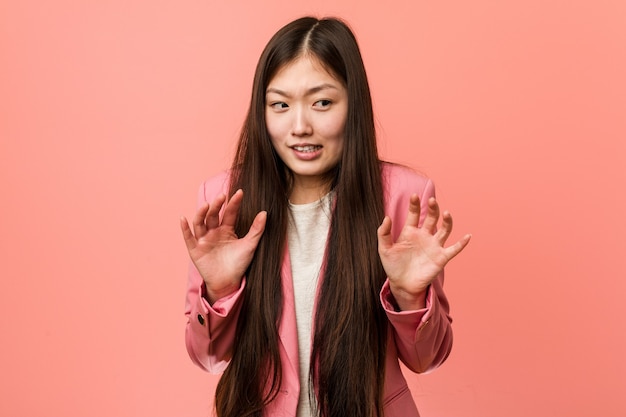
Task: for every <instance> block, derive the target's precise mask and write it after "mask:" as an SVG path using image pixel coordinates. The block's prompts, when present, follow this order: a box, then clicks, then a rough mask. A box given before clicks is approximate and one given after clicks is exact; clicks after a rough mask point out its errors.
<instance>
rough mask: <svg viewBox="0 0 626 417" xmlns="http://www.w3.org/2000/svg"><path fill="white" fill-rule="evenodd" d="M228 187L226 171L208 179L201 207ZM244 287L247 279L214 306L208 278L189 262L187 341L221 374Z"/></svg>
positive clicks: (195, 357) (201, 361)
mask: <svg viewBox="0 0 626 417" xmlns="http://www.w3.org/2000/svg"><path fill="white" fill-rule="evenodd" d="M227 187H228V176H227V175H226V174H225V173H224V174H223V175H220V176H217V177H215V178H213V179H211V180H209V181H207V182H205V183H204V184H202V186H201V187H200V190H199V192H198V206H200V205H201V204H204V203H205V202H206V201H213V199H214V198H215V197H216V196H217V195H218V194H219V193H222V192H223V193H227V192H228V188H227ZM244 288H245V279H244V280H242V284H241V287H240V288H239V290H238V291H237V292H235V293H233V294H231V295H228V296H226V297H224V298H221V299H219V300H217V301H215V303H213V305H211V304H209V302H208V300H207V299H206V297H205V294H206V287H205V284H204V280H203V279H202V277H201V276H200V273H199V272H198V270H197V269H196V267H195V266H194V264H193V262H190V263H189V272H188V277H187V292H186V297H185V316H186V317H187V325H186V328H185V344H186V347H187V353H189V357H190V358H191V360H192V361H193V362H194V363H195V364H196V365H198V366H199V367H201V368H202V369H204V370H206V371H209V372H212V373H220V372H223V371H224V369H226V366H228V363H229V361H230V358H231V353H232V347H233V342H234V339H235V329H236V327H237V318H238V317H239V312H240V310H241V298H242V293H243V291H244Z"/></svg>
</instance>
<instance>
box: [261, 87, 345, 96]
mask: <svg viewBox="0 0 626 417" xmlns="http://www.w3.org/2000/svg"><path fill="white" fill-rule="evenodd" d="M327 89H333V90H337V89H338V88H337V87H336V86H335V85H333V84H329V83H324V84H320V85H317V86H315V87H311V88H309V89H308V90H306V92H305V93H304V95H305V96H310V95H311V94H315V93H318V92H320V91H322V90H327ZM269 93H275V94H278V95H281V96H283V97H287V98H291V94H289V93H287V92H286V91H283V90H280V89H278V88H275V87H269V88H268V89H267V90H266V91H265V94H269Z"/></svg>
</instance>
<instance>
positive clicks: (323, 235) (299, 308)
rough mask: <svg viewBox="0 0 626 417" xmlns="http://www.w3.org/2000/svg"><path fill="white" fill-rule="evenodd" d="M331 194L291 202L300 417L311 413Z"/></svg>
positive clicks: (291, 245)
mask: <svg viewBox="0 0 626 417" xmlns="http://www.w3.org/2000/svg"><path fill="white" fill-rule="evenodd" d="M331 200H332V195H331V194H327V195H326V196H324V197H322V198H321V199H320V200H318V201H314V202H313V203H307V204H298V205H295V204H291V203H290V204H289V208H290V213H291V215H290V217H289V224H288V227H287V239H288V245H289V258H290V260H291V273H292V276H293V292H294V299H295V306H296V324H297V330H298V352H299V355H298V356H299V359H300V400H299V401H298V414H297V417H309V416H311V415H312V414H311V404H310V401H309V364H310V358H311V344H312V329H313V312H314V308H315V295H316V291H317V282H318V278H319V274H320V269H321V267H322V261H323V259H324V251H325V249H326V240H327V238H328V231H329V229H330V205H331Z"/></svg>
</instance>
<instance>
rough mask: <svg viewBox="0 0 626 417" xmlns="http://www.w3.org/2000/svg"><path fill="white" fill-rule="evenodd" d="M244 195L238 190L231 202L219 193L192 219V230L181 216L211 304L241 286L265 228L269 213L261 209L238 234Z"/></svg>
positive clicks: (190, 252)
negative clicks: (244, 230)
mask: <svg viewBox="0 0 626 417" xmlns="http://www.w3.org/2000/svg"><path fill="white" fill-rule="evenodd" d="M242 198H243V191H242V190H237V192H235V194H234V195H233V196H232V198H231V199H230V201H228V202H227V201H226V196H225V195H224V194H220V195H218V196H217V197H216V198H215V200H214V201H213V202H212V203H211V204H209V203H205V204H203V205H202V207H200V208H199V209H198V212H197V213H196V215H195V217H194V219H193V232H192V231H191V228H190V227H189V223H188V222H187V219H186V218H185V217H182V218H181V219H180V228H181V230H182V232H183V238H184V239H185V244H186V245H187V250H188V251H189V256H190V257H191V260H192V261H193V263H194V265H195V266H196V268H197V269H198V272H199V273H200V275H201V276H202V279H204V282H205V284H206V290H207V298H208V300H209V303H211V304H212V303H214V302H215V301H216V300H218V299H220V298H222V297H225V296H227V295H229V294H232V293H234V292H235V291H237V290H238V289H239V287H240V285H241V279H242V278H243V275H244V273H245V272H246V269H248V266H249V265H250V262H252V257H253V256H254V251H255V250H256V247H257V245H258V244H259V240H260V239H261V236H262V235H263V231H264V230H265V222H266V220H267V213H266V212H265V211H261V212H260V213H258V214H257V215H256V217H255V218H254V221H253V222H252V225H251V226H250V230H248V233H247V234H246V235H245V236H244V237H242V238H239V237H238V236H237V235H236V234H235V222H236V220H237V215H238V214H239V207H240V206H241V200H242ZM224 204H226V208H225V209H224V214H223V216H222V221H221V222H220V218H219V213H220V210H221V209H222V206H224Z"/></svg>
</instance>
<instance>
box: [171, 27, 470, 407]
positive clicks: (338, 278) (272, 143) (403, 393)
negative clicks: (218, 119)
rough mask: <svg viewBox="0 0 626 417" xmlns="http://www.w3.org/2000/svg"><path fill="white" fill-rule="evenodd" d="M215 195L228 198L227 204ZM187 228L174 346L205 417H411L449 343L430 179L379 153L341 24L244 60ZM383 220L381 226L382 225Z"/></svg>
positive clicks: (446, 223) (446, 224) (290, 36)
mask: <svg viewBox="0 0 626 417" xmlns="http://www.w3.org/2000/svg"><path fill="white" fill-rule="evenodd" d="M227 196H229V197H227ZM199 204H200V207H199V209H198V212H197V213H196V215H195V217H194V220H193V225H192V228H193V231H192V230H191V228H190V226H189V225H188V222H187V220H186V219H184V218H183V219H181V229H182V232H183V236H184V239H185V242H186V245H187V248H188V251H189V254H190V257H191V260H192V262H193V265H192V267H191V268H190V274H189V282H188V291H187V299H186V315H187V318H188V324H187V329H186V343H187V350H188V352H189V354H190V356H191V358H192V360H193V361H194V362H195V363H196V364H197V365H199V366H200V367H202V368H204V369H206V370H209V371H211V372H223V375H222V377H221V379H220V382H219V384H218V387H217V390H216V399H215V407H216V411H217V414H218V416H224V417H235V416H236V417H241V416H262V415H263V416H295V415H298V416H310V415H321V416H342V417H343V416H366V417H372V416H383V415H384V416H386V417H394V416H418V412H417V409H416V407H415V404H414V402H413V399H412V397H411V394H410V392H409V390H408V387H407V384H406V381H405V379H404V377H403V376H402V373H401V371H400V367H399V362H398V359H400V360H402V361H403V362H404V363H405V364H406V365H407V366H408V367H409V368H410V369H412V370H413V371H415V372H424V371H427V370H430V369H432V368H435V367H437V366H438V365H440V364H441V363H442V362H443V361H444V360H445V359H446V357H447V356H448V354H449V352H450V349H451V345H452V331H451V327H450V321H451V320H450V317H449V316H448V311H449V309H448V303H447V300H446V297H445V295H444V293H443V289H442V284H443V267H444V266H445V264H446V263H447V262H448V261H449V260H450V259H452V258H453V257H454V256H456V255H457V254H458V253H459V252H460V251H461V250H462V249H463V248H464V247H465V245H467V243H468V242H469V235H466V236H465V237H463V238H462V239H461V240H460V241H458V242H456V243H455V244H453V245H452V246H449V247H444V243H445V241H446V239H447V238H448V236H449V234H450V231H451V229H452V218H451V216H450V214H449V213H446V212H444V213H443V215H442V218H443V220H442V226H441V228H440V229H439V230H437V228H436V225H437V222H438V218H439V217H440V213H439V208H438V205H437V202H436V201H435V199H434V188H433V185H432V182H431V181H430V180H429V179H427V178H425V177H422V176H420V175H418V174H416V173H414V172H412V171H411V170H409V169H408V168H404V167H400V166H396V165H392V164H388V163H384V162H381V161H380V160H379V158H378V153H377V149H376V137H375V130H374V118H373V113H372V103H371V97H370V92H369V86H368V83H367V77H366V74H365V69H364V67H363V62H362V59H361V55H360V52H359V48H358V45H357V42H356V39H355V38H354V35H353V34H352V32H351V31H350V29H349V28H348V27H347V26H346V25H345V24H344V23H343V22H341V21H339V20H337V19H322V20H318V19H315V18H310V17H307V18H301V19H298V20H296V21H294V22H291V23H289V24H288V25H286V26H285V27H283V28H282V29H280V30H279V31H278V32H277V33H276V34H275V35H274V36H273V38H272V39H271V40H270V42H269V43H268V45H267V46H266V48H265V50H264V51H263V53H262V55H261V58H260V60H259V63H258V65H257V68H256V72H255V77H254V85H253V91H252V100H251V103H250V109H249V112H248V115H247V118H246V121H245V123H244V126H243V129H242V132H241V137H240V141H239V146H238V150H237V153H236V156H235V158H234V161H233V164H232V167H231V169H230V170H229V171H228V172H225V173H222V174H221V175H218V176H217V177H215V178H212V179H211V180H209V181H207V182H205V183H204V184H203V186H202V187H201V189H200V195H199ZM381 221H382V223H381Z"/></svg>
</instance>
